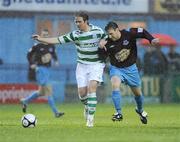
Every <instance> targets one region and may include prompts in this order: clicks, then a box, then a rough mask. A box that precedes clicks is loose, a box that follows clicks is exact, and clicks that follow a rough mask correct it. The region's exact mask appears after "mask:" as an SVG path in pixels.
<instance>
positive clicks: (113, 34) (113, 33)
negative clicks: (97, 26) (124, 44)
mask: <svg viewBox="0 0 180 142" xmlns="http://www.w3.org/2000/svg"><path fill="white" fill-rule="evenodd" d="M107 34H108V36H109V38H110V39H111V40H113V41H116V40H118V39H119V38H120V37H121V34H120V32H119V29H118V28H117V29H113V28H110V29H109V30H108V31H107Z"/></svg>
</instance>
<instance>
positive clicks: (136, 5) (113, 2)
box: [0, 0, 148, 13]
mask: <svg viewBox="0 0 180 142" xmlns="http://www.w3.org/2000/svg"><path fill="white" fill-rule="evenodd" d="M2 10H3V11H31V12H34V11H37V12H75V11H79V10H85V11H89V12H97V13H104V12H106V13H120V12H122V13H147V12H148V0H1V1H0V11H2Z"/></svg>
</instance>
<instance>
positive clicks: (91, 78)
mask: <svg viewBox="0 0 180 142" xmlns="http://www.w3.org/2000/svg"><path fill="white" fill-rule="evenodd" d="M88 20H89V16H88V14H87V13H85V12H82V11H80V12H77V13H76V14H75V24H76V26H77V28H78V29H77V30H74V31H72V32H70V33H67V34H65V35H62V36H59V37H54V38H53V37H52V38H42V37H40V36H39V35H33V38H34V39H35V40H37V41H40V42H44V43H48V44H64V43H69V42H73V43H74V44H75V46H76V49H77V56H78V59H77V62H78V63H77V68H76V80H77V85H78V94H79V98H80V100H81V102H82V103H83V104H84V105H85V113H84V114H85V118H86V126H87V127H93V121H94V113H95V111H96V104H97V97H96V90H97V86H98V84H99V82H102V81H103V79H102V76H103V70H104V66H105V64H104V63H103V62H102V61H101V60H100V59H99V56H98V48H99V42H100V40H101V39H103V38H105V36H106V35H105V33H104V31H103V30H102V29H101V28H100V27H98V26H94V25H92V24H89V21H88Z"/></svg>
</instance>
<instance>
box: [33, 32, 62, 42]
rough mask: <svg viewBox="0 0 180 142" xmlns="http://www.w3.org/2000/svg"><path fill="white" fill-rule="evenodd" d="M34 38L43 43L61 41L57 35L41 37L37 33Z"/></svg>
mask: <svg viewBox="0 0 180 142" xmlns="http://www.w3.org/2000/svg"><path fill="white" fill-rule="evenodd" d="M32 39H34V40H37V41H39V42H42V43H46V44H58V43H59V40H58V38H57V37H51V38H44V37H41V36H39V35H36V34H35V35H32Z"/></svg>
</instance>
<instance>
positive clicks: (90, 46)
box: [58, 25, 106, 64]
mask: <svg viewBox="0 0 180 142" xmlns="http://www.w3.org/2000/svg"><path fill="white" fill-rule="evenodd" d="M90 27H91V29H90V31H88V32H82V31H80V30H75V31H73V32H70V33H68V34H65V35H63V36H60V37H58V40H59V42H60V44H63V43H68V42H74V43H75V45H76V49H77V56H78V59H77V62H80V63H83V64H94V63H102V61H101V60H100V59H99V58H98V53H97V52H98V47H99V41H100V40H101V39H103V38H105V36H106V35H105V33H104V31H103V30H102V29H101V28H99V27H97V26H94V25H90Z"/></svg>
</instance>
